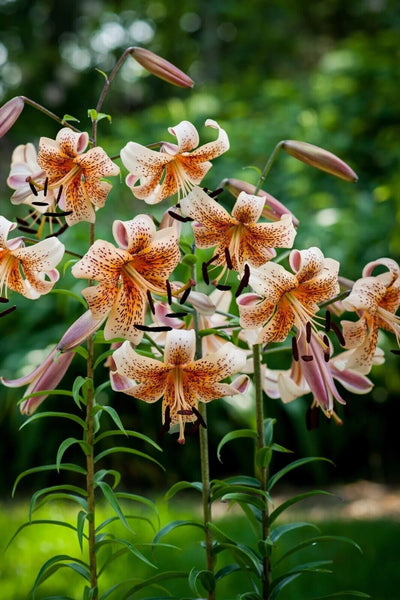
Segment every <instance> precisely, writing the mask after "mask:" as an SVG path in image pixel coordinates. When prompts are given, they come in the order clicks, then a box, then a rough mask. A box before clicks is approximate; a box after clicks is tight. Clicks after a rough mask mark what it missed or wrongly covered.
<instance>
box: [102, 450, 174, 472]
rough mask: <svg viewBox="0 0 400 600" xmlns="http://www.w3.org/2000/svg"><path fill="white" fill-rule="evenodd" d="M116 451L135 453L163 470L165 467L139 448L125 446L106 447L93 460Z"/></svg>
mask: <svg viewBox="0 0 400 600" xmlns="http://www.w3.org/2000/svg"><path fill="white" fill-rule="evenodd" d="M116 452H126V453H128V454H135V455H136V456H140V457H141V458H145V459H146V460H149V461H150V462H152V463H154V464H155V465H157V466H158V467H160V469H162V470H163V471H165V468H164V467H163V465H162V464H161V463H160V462H158V460H156V459H155V458H153V457H152V456H149V454H145V453H144V452H141V451H140V450H135V448H126V446H115V447H114V448H108V449H107V450H103V452H100V454H98V455H97V456H96V457H95V459H94V462H95V463H96V462H98V461H99V460H101V459H102V458H104V457H105V456H108V455H109V454H115V453H116Z"/></svg>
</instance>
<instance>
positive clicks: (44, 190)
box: [43, 177, 49, 196]
mask: <svg viewBox="0 0 400 600" xmlns="http://www.w3.org/2000/svg"><path fill="white" fill-rule="evenodd" d="M48 185H49V178H48V177H46V179H45V180H44V187H43V196H47V186H48Z"/></svg>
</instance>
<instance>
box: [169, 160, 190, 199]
mask: <svg viewBox="0 0 400 600" xmlns="http://www.w3.org/2000/svg"><path fill="white" fill-rule="evenodd" d="M168 166H169V168H170V170H171V172H172V175H173V177H174V179H175V181H176V185H177V187H178V202H179V200H181V199H182V198H184V197H185V196H187V195H188V193H189V192H190V190H191V189H192V187H193V186H194V183H193V182H192V180H191V179H190V177H189V176H188V174H187V173H186V171H185V169H184V168H183V165H182V164H181V163H180V162H179V159H178V158H175V159H174V160H172V161H171V162H170V163H169V165H168Z"/></svg>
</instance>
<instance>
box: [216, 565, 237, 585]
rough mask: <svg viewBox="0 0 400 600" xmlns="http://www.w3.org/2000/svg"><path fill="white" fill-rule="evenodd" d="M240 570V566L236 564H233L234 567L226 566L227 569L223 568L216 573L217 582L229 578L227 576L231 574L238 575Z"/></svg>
mask: <svg viewBox="0 0 400 600" xmlns="http://www.w3.org/2000/svg"><path fill="white" fill-rule="evenodd" d="M240 570H241V567H240V565H238V564H236V563H233V564H232V565H226V566H225V567H222V569H219V571H217V572H216V573H215V581H219V580H220V579H223V578H224V577H227V575H230V574H231V573H236V572H237V571H240Z"/></svg>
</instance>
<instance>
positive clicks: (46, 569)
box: [32, 554, 90, 596]
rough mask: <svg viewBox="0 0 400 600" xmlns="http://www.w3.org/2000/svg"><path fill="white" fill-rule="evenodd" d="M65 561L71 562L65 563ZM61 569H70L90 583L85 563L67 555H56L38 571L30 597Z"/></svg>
mask: <svg viewBox="0 0 400 600" xmlns="http://www.w3.org/2000/svg"><path fill="white" fill-rule="evenodd" d="M67 560H68V561H71V562H68V563H65V561H67ZM62 567H70V568H72V569H74V570H75V571H76V572H78V573H79V574H80V575H82V576H83V577H84V578H85V579H87V580H88V581H90V574H89V568H88V565H87V564H86V563H85V562H83V561H82V560H79V559H78V558H74V557H72V556H69V555H68V554H58V555H57V556H53V557H52V558H50V559H49V560H47V561H46V562H45V563H44V565H43V566H42V567H41V569H40V570H39V573H38V575H37V577H36V580H35V583H34V584H33V589H32V595H33V596H35V592H36V590H37V588H38V587H39V585H40V584H41V583H43V582H44V581H46V579H48V578H49V577H50V576H51V575H52V574H53V573H55V572H56V571H57V570H58V569H60V568H62Z"/></svg>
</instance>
